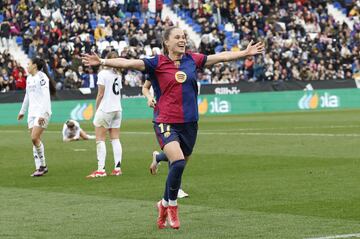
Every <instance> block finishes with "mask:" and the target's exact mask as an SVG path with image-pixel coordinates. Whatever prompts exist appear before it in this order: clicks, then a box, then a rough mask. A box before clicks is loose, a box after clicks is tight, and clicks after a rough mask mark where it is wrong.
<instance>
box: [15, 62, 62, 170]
mask: <svg viewBox="0 0 360 239" xmlns="http://www.w3.org/2000/svg"><path fill="white" fill-rule="evenodd" d="M27 70H28V73H29V75H28V77H27V79H26V94H25V97H24V101H23V104H22V107H21V110H20V112H19V115H18V117H17V119H18V120H21V119H22V118H23V117H24V114H25V112H26V110H28V119H27V122H28V128H29V130H30V135H31V140H32V143H33V155H34V160H35V169H36V170H35V172H34V173H33V174H31V176H32V177H40V176H43V175H44V174H45V173H47V172H48V168H47V165H46V161H45V150H44V144H43V143H42V141H41V135H42V133H43V132H44V130H45V129H46V128H47V126H48V124H49V121H50V117H51V101H50V93H51V95H54V94H55V93H56V89H55V84H54V81H53V80H52V79H51V78H50V77H49V74H48V73H47V66H46V63H45V61H44V60H42V59H40V58H35V59H32V60H31V61H30V62H29V65H28V67H27Z"/></svg>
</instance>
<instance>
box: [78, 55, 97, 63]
mask: <svg viewBox="0 0 360 239" xmlns="http://www.w3.org/2000/svg"><path fill="white" fill-rule="evenodd" d="M81 60H82V63H83V64H84V65H85V66H98V65H100V57H99V56H98V55H96V54H91V55H89V54H84V55H82V57H81Z"/></svg>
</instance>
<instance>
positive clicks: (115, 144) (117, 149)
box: [111, 139, 122, 169]
mask: <svg viewBox="0 0 360 239" xmlns="http://www.w3.org/2000/svg"><path fill="white" fill-rule="evenodd" d="M111 144H112V148H113V152H114V163H115V168H117V169H119V168H120V167H121V160H122V147H121V143H120V140H119V139H113V140H111Z"/></svg>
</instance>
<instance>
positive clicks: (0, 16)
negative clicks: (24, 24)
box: [0, 14, 4, 23]
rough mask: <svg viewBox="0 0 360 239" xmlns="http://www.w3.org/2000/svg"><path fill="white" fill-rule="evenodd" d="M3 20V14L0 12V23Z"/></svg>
mask: <svg viewBox="0 0 360 239" xmlns="http://www.w3.org/2000/svg"><path fill="white" fill-rule="evenodd" d="M3 21H4V15H2V14H0V23H1V22H3Z"/></svg>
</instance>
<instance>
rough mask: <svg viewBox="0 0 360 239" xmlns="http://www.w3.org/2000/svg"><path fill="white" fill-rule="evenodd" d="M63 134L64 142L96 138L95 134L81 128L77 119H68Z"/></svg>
mask: <svg viewBox="0 0 360 239" xmlns="http://www.w3.org/2000/svg"><path fill="white" fill-rule="evenodd" d="M62 135H63V141H64V142H70V141H75V140H80V139H83V140H88V139H95V136H94V135H89V134H87V133H86V132H85V131H84V130H83V129H82V128H80V124H79V122H77V121H76V120H67V121H66V122H65V123H64V126H63V130H62Z"/></svg>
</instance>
